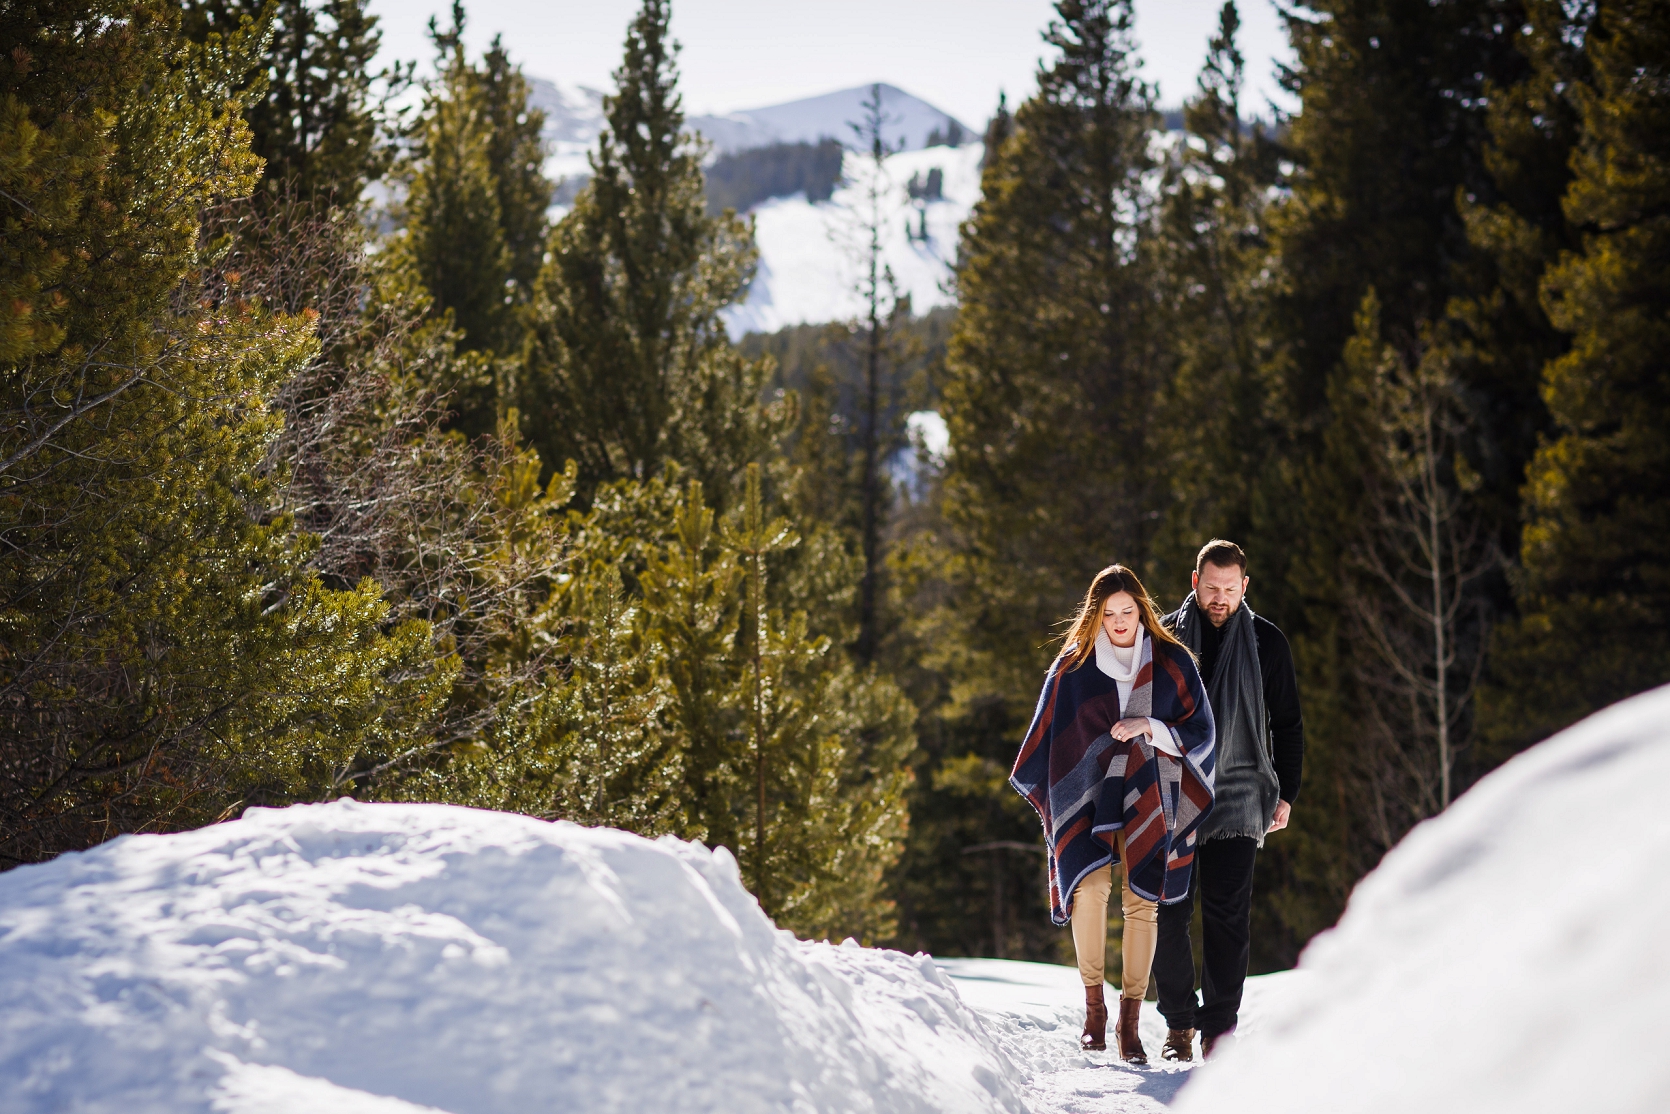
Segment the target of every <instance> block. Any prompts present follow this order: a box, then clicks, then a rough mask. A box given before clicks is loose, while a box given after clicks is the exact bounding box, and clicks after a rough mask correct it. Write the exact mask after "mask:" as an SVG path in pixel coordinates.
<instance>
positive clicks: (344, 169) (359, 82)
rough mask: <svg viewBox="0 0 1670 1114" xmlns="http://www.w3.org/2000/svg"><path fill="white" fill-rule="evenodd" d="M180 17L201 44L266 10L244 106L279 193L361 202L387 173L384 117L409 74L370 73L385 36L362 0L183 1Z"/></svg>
mask: <svg viewBox="0 0 1670 1114" xmlns="http://www.w3.org/2000/svg"><path fill="white" fill-rule="evenodd" d="M183 11H184V17H185V18H184V27H185V30H186V31H187V33H189V34H191V35H192V36H193V37H194V38H198V39H201V38H203V37H204V36H206V35H207V34H209V33H210V32H219V33H221V34H223V35H224V34H231V33H233V32H235V31H237V29H238V25H239V21H240V20H242V19H246V18H247V19H250V20H252V21H257V22H259V21H261V20H262V19H263V17H264V16H267V15H269V14H270V22H269V23H268V24H267V25H266V26H267V27H268V29H269V31H270V34H271V38H270V39H269V40H268V42H267V45H266V49H265V50H264V51H263V53H262V57H261V64H260V66H259V67H258V68H257V69H256V70H255V72H254V73H253V74H252V75H251V78H252V82H251V86H252V88H251V90H250V92H251V94H252V95H251V96H250V97H249V98H248V99H247V100H246V107H245V109H244V118H245V119H246V120H247V121H248V123H249V129H250V140H251V142H250V147H251V149H252V150H253V151H254V152H255V154H257V155H259V156H260V157H261V158H262V159H263V160H265V162H266V167H265V171H264V174H263V177H264V178H265V180H266V182H267V184H268V186H269V187H270V192H271V193H272V194H273V195H274V196H275V197H277V196H280V195H293V196H294V197H297V198H302V199H312V198H322V199H325V200H328V201H333V202H334V203H336V204H339V205H346V206H350V207H351V206H354V205H356V204H358V202H359V198H360V193H361V191H362V190H363V189H364V188H365V185H366V183H367V182H368V181H371V180H373V179H375V178H379V177H381V176H382V174H383V172H384V171H386V170H387V169H388V167H389V164H390V161H391V158H392V147H391V146H390V145H388V144H386V143H384V142H382V141H381V139H382V137H380V136H379V134H378V133H379V130H380V128H381V127H382V123H383V122H382V120H381V119H380V117H381V115H382V113H383V111H384V109H385V107H386V98H387V97H388V96H389V95H390V94H392V93H394V92H396V91H398V89H399V88H400V87H401V86H402V85H403V84H404V76H405V75H403V74H402V73H400V72H398V71H395V70H389V71H384V72H382V73H378V72H376V71H374V70H373V69H372V62H373V61H374V60H375V58H376V56H377V50H378V47H379V45H380V44H381V40H382V32H381V31H379V30H378V29H377V17H376V16H374V15H372V14H371V12H370V11H369V10H368V6H367V3H366V0H188V2H187V3H186V4H185V5H184V6H183ZM379 83H381V84H382V88H381V89H379V88H378V85H379Z"/></svg>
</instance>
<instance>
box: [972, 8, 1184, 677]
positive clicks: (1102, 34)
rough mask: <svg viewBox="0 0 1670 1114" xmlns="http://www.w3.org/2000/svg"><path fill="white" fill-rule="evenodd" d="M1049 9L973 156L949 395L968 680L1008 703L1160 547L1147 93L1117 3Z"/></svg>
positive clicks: (1126, 14) (1128, 20) (1126, 18)
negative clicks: (1027, 68)
mask: <svg viewBox="0 0 1670 1114" xmlns="http://www.w3.org/2000/svg"><path fill="white" fill-rule="evenodd" d="M1056 10H1057V12H1058V14H1059V18H1058V19H1057V20H1056V21H1055V22H1053V23H1051V25H1050V29H1049V31H1048V33H1047V34H1046V36H1045V37H1046V39H1047V41H1048V42H1049V43H1050V44H1051V46H1052V47H1054V48H1055V50H1056V52H1057V54H1056V57H1055V58H1054V59H1053V60H1052V61H1051V62H1050V63H1049V64H1048V65H1047V66H1046V67H1045V68H1044V69H1043V70H1042V71H1041V72H1040V73H1039V79H1038V80H1039V88H1038V92H1037V94H1036V95H1035V96H1033V97H1032V98H1031V99H1029V100H1028V101H1027V102H1026V103H1025V104H1023V105H1022V106H1021V107H1020V108H1019V109H1018V110H1017V111H1016V112H1015V115H1014V120H1013V124H1012V127H1013V132H1012V133H1011V134H1010V135H1009V137H1008V138H1007V139H1005V140H1004V141H1003V143H1002V145H1001V146H999V147H997V148H996V149H989V150H988V152H987V158H986V167H985V171H984V174H983V178H982V193H983V197H982V200H981V202H980V203H979V205H978V206H977V207H976V209H975V212H974V216H973V217H972V219H971V220H970V223H969V226H968V231H967V235H966V236H965V239H964V243H963V248H962V257H963V262H962V266H961V268H960V269H959V271H958V277H957V282H958V290H959V294H960V297H961V304H960V309H959V314H958V318H957V325H956V330H955V332H954V333H953V335H952V338H951V344H950V351H949V355H948V359H947V363H946V384H945V391H944V405H945V416H946V420H947V424H948V425H949V427H950V431H951V449H950V459H949V462H948V464H947V475H946V480H945V503H946V515H947V518H948V519H949V523H950V525H951V527H952V529H953V530H954V531H956V534H955V547H956V548H955V554H956V556H955V561H956V565H955V570H956V577H957V581H956V589H955V591H956V596H955V600H954V602H953V603H952V604H951V608H952V611H953V612H954V613H955V614H957V615H958V616H959V622H961V623H963V624H965V629H966V633H965V634H964V635H963V636H962V637H960V638H959V639H957V641H958V642H959V643H961V644H962V645H963V646H964V647H966V651H965V652H967V653H970V654H972V655H975V657H974V658H973V659H972V660H973V661H976V662H981V663H983V664H980V665H977V666H975V668H977V669H980V670H981V671H982V673H983V675H982V676H981V677H980V678H979V679H978V680H975V678H973V677H969V678H966V679H964V683H965V684H968V685H970V686H977V687H975V688H971V690H970V691H980V692H984V693H992V694H1001V697H1002V699H1004V700H1006V701H1011V702H1013V703H1014V705H1015V706H1016V707H1021V706H1027V707H1029V706H1030V701H1031V699H1032V696H1033V694H1034V692H1035V690H1036V685H1037V683H1038V679H1039V677H1041V676H1042V672H1043V667H1044V664H1045V656H1044V651H1043V650H1042V644H1043V643H1044V642H1045V640H1046V639H1047V637H1048V633H1047V632H1048V630H1049V628H1050V625H1051V624H1053V623H1054V622H1056V621H1057V620H1059V619H1060V618H1061V617H1062V616H1063V615H1065V614H1066V613H1067V611H1068V609H1069V608H1070V606H1071V604H1072V601H1073V599H1074V598H1075V597H1076V596H1077V595H1078V594H1079V593H1081V592H1082V591H1083V586H1084V583H1085V582H1086V580H1087V578H1088V577H1089V576H1090V574H1091V573H1093V572H1094V571H1095V570H1096V569H1098V568H1100V567H1102V566H1103V565H1106V564H1109V563H1111V562H1112V561H1114V560H1120V561H1124V562H1126V563H1127V564H1131V565H1135V566H1141V565H1142V564H1143V563H1144V562H1145V561H1146V560H1147V559H1148V557H1149V555H1150V552H1151V542H1152V537H1153V533H1154V520H1153V518H1152V517H1151V516H1150V514H1149V511H1150V510H1151V509H1152V508H1153V507H1154V505H1155V504H1154V493H1155V488H1154V481H1153V476H1154V475H1155V473H1154V471H1153V470H1152V469H1151V468H1150V467H1149V464H1148V461H1149V454H1150V453H1151V451H1152V448H1151V444H1150V441H1149V436H1148V431H1149V429H1150V427H1151V424H1152V421H1153V419H1154V417H1155V413H1156V411H1155V407H1154V399H1155V390H1156V383H1157V379H1158V367H1157V365H1156V363H1155V362H1154V352H1153V350H1152V347H1151V346H1152V343H1153V340H1154V338H1155V337H1156V335H1157V333H1158V330H1154V329H1153V328H1152V327H1153V323H1154V322H1155V321H1156V320H1157V318H1158V312H1157V311H1158V308H1159V307H1158V305H1157V304H1156V298H1155V295H1154V288H1155V285H1156V284H1155V283H1154V282H1153V281H1152V279H1153V272H1152V266H1151V257H1150V253H1149V250H1148V244H1149V239H1150V237H1149V232H1150V228H1151V222H1150V216H1151V210H1152V205H1151V202H1150V200H1149V193H1148V191H1146V190H1145V189H1144V188H1143V185H1142V181H1143V177H1144V175H1146V174H1147V173H1148V171H1149V169H1150V167H1151V161H1150V159H1149V156H1148V131H1149V129H1150V128H1151V127H1152V126H1153V125H1154V123H1155V116H1154V113H1153V110H1152V105H1151V97H1152V94H1151V91H1150V89H1149V88H1148V87H1147V86H1145V85H1144V84H1143V83H1142V82H1141V81H1140V80H1138V78H1137V77H1136V75H1135V61H1134V59H1133V57H1132V53H1131V52H1132V49H1133V47H1132V42H1131V24H1132V18H1133V17H1132V13H1131V8H1130V5H1129V4H1128V3H1113V2H1079V0H1062V2H1061V3H1058V4H1057V5H1056Z"/></svg>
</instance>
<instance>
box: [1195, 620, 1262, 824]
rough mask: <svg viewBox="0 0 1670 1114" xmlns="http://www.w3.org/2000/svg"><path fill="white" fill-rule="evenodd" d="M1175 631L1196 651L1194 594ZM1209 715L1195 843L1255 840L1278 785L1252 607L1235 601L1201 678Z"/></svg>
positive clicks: (1198, 631)
mask: <svg viewBox="0 0 1670 1114" xmlns="http://www.w3.org/2000/svg"><path fill="white" fill-rule="evenodd" d="M1176 621H1177V627H1176V633H1177V637H1178V638H1179V639H1181V640H1182V642H1183V644H1184V645H1185V646H1187V647H1188V648H1189V649H1191V650H1193V651H1194V652H1195V654H1196V656H1199V654H1200V646H1201V624H1202V623H1205V622H1208V621H1209V620H1208V619H1206V617H1205V615H1204V614H1203V613H1202V612H1201V611H1200V609H1199V608H1197V607H1196V606H1195V595H1194V593H1193V592H1190V593H1189V598H1188V599H1186V600H1184V601H1183V606H1182V607H1180V608H1178V610H1177V614H1176ZM1206 695H1207V697H1208V699H1210V700H1211V701H1212V718H1213V719H1214V720H1216V721H1217V725H1218V777H1217V790H1216V796H1215V799H1214V801H1213V803H1212V812H1211V814H1210V815H1209V816H1207V817H1206V819H1205V821H1204V822H1203V823H1202V824H1201V826H1200V838H1201V842H1203V843H1204V842H1205V841H1207V840H1211V839H1231V838H1234V837H1237V836H1240V837H1247V838H1251V839H1256V840H1258V845H1259V846H1260V847H1263V846H1264V835H1265V833H1266V832H1268V831H1269V830H1270V822H1271V821H1272V820H1274V819H1275V816H1276V802H1277V801H1278V800H1280V799H1281V786H1280V783H1279V782H1277V780H1276V769H1275V767H1274V766H1272V765H1271V764H1270V721H1269V717H1268V716H1267V715H1266V714H1265V710H1264V675H1263V673H1262V672H1260V670H1259V666H1258V638H1257V636H1256V635H1255V634H1254V633H1253V610H1252V608H1251V607H1249V606H1247V601H1246V600H1242V601H1241V606H1240V607H1238V608H1236V609H1235V612H1234V614H1232V615H1231V616H1230V617H1229V620H1228V621H1227V622H1226V623H1224V626H1223V641H1222V643H1221V644H1220V645H1219V647H1218V663H1217V667H1216V669H1215V670H1214V671H1213V674H1212V676H1211V677H1210V678H1208V679H1207V681H1206Z"/></svg>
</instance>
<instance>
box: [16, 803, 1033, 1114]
mask: <svg viewBox="0 0 1670 1114" xmlns="http://www.w3.org/2000/svg"><path fill="white" fill-rule="evenodd" d="M0 1001H3V1002H5V1004H6V1006H5V1009H4V1011H3V1012H0V1109H4V1110H6V1111H8V1112H13V1111H15V1112H19V1114H22V1112H41V1114H46V1112H47V1111H54V1112H56V1111H65V1110H73V1111H78V1112H87V1114H93V1112H106V1111H110V1112H116V1111H120V1112H123V1114H133V1112H139V1111H159V1112H161V1111H167V1112H169V1114H186V1112H198V1111H201V1112H210V1111H214V1112H219V1114H269V1112H271V1114H278V1112H280V1111H306V1112H308V1114H350V1112H352V1114H413V1112H414V1111H419V1110H428V1109H433V1110H442V1111H447V1112H450V1114H466V1112H468V1114H476V1112H480V1114H499V1112H504V1114H511V1112H516V1114H525V1112H528V1111H533V1110H553V1109H561V1110H574V1111H588V1112H590V1111H599V1112H601V1111H621V1112H631V1114H639V1112H643V1111H651V1110H655V1111H691V1112H695V1111H701V1112H708V1111H712V1112H733V1111H738V1112H742V1111H762V1112H763V1111H806V1112H811V1111H832V1112H834V1111H855V1112H857V1111H865V1112H868V1111H900V1112H907V1111H908V1112H923V1114H928V1112H938V1111H946V1112H950V1111H958V1112H962V1111H967V1112H971V1114H973V1112H987V1111H990V1112H998V1111H1003V1112H1019V1111H1022V1110H1024V1109H1025V1107H1024V1106H1023V1102H1022V1098H1021V1095H1020V1088H1021V1087H1022V1086H1024V1076H1023V1075H1022V1074H1021V1073H1020V1072H1019V1070H1018V1069H1017V1068H1016V1067H1015V1066H1014V1065H1013V1064H1012V1063H1010V1062H1009V1060H1008V1058H1007V1056H1006V1055H1005V1053H1004V1052H1003V1051H1002V1049H1001V1048H1000V1047H999V1046H998V1043H997V1042H996V1040H995V1039H994V1038H993V1036H992V1035H991V1033H990V1032H989V1031H988V1030H987V1028H986V1027H985V1026H984V1025H983V1024H981V1022H980V1021H979V1019H978V1018H977V1017H976V1016H975V1015H974V1014H973V1013H972V1012H970V1011H969V1010H968V1008H967V1007H966V1006H964V1005H963V1003H962V1002H961V1000H960V999H959V998H958V995H957V992H956V990H955V989H954V988H953V986H952V984H951V982H950V981H949V980H948V979H946V978H945V976H944V975H942V974H941V973H940V972H939V971H938V970H937V969H936V968H935V966H934V964H933V962H932V960H931V959H929V958H928V957H927V956H915V957H913V956H907V955H903V954H901V953H898V952H886V951H877V950H871V949H864V948H860V947H858V946H857V945H856V944H854V945H849V946H843V947H836V946H832V945H829V944H807V943H802V942H800V941H797V940H795V939H794V937H793V936H792V935H790V934H789V933H787V932H782V931H779V930H778V929H776V928H774V927H772V925H771V923H770V922H769V921H768V920H767V919H766V917H765V916H764V915H763V914H762V913H761V912H760V910H759V907H758V906H757V905H756V904H755V903H754V900H753V898H752V897H750V896H749V895H748V893H747V892H746V891H745V890H744V889H743V888H742V886H741V884H740V882H739V881H738V878H737V871H736V865H735V862H734V861H733V860H732V859H731V857H730V856H729V854H727V853H725V852H723V851H719V852H709V851H707V850H706V849H705V848H702V847H701V846H699V845H693V844H686V843H682V842H679V841H677V840H673V839H663V840H661V841H659V842H654V843H652V842H650V841H648V840H644V839H640V838H638V837H636V836H631V835H627V834H625V833H622V832H614V831H608V830H595V829H585V828H580V827H577V826H574V825H571V824H548V823H545V822H542V821H538V820H533V819H529V818H527V817H522V816H515V815H508V814H501V813H490V812H481V811H475V810H470V809H463V808H455V807H449V806H445V805H387V804H385V805H363V804H355V803H353V802H349V801H340V802H336V803H334V804H327V805H311V806H297V807H294V808H289V809H282V810H268V809H252V810H251V811H250V812H249V813H248V814H247V815H246V817H245V818H244V819H242V820H237V821H233V822H231V823H226V824H219V825H215V826H213V827H209V828H205V829H202V830H200V831H195V832H188V833H184V834H180V835H169V836H128V837H124V838H121V839H117V840H114V841H112V842H111V843H108V844H105V845H104V846H102V847H99V848H96V849H94V850H92V851H88V852H84V853H80V854H71V855H64V856H62V857H60V858H58V859H56V860H54V861H53V862H50V863H46V864H43V865H40V866H26V867H20V868H18V869H16V870H13V871H10V872H9V873H7V874H5V875H0Z"/></svg>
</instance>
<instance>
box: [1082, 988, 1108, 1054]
mask: <svg viewBox="0 0 1670 1114" xmlns="http://www.w3.org/2000/svg"><path fill="white" fill-rule="evenodd" d="M1107 1046H1108V1004H1107V1001H1106V999H1104V998H1103V997H1102V988H1101V987H1100V986H1087V987H1085V988H1084V1032H1083V1033H1082V1034H1081V1035H1080V1036H1079V1047H1080V1048H1082V1049H1084V1050H1085V1051H1086V1052H1100V1051H1102V1050H1103V1049H1104V1048H1106V1047H1107Z"/></svg>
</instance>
